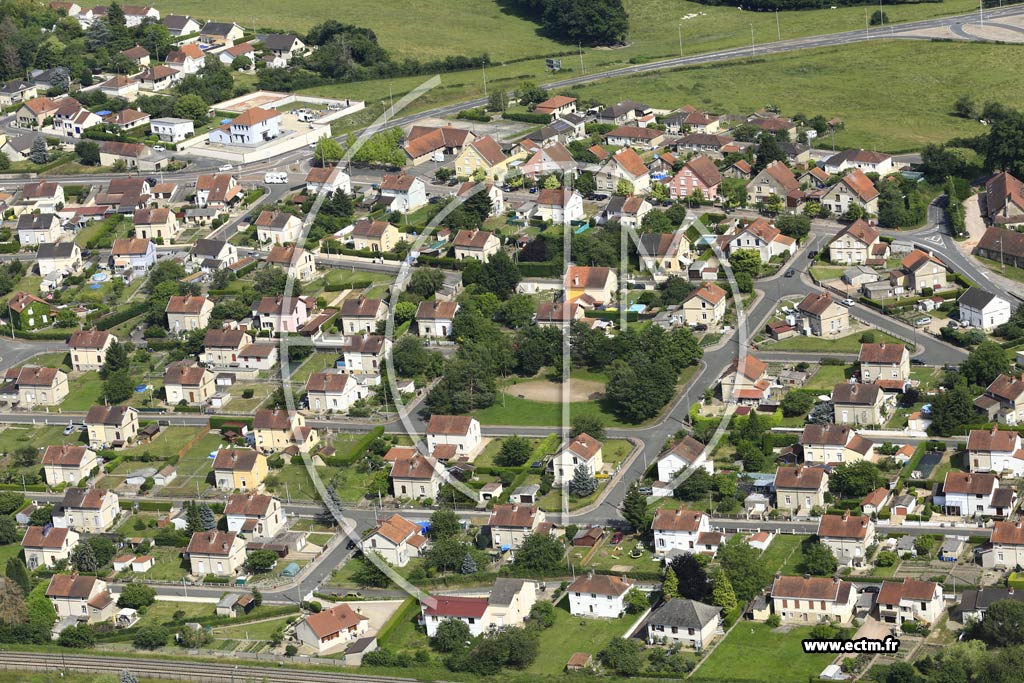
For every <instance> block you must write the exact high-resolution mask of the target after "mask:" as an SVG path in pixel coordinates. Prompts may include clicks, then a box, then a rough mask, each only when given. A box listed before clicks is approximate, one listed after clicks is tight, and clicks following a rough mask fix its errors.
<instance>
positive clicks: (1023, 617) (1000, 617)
mask: <svg viewBox="0 0 1024 683" xmlns="http://www.w3.org/2000/svg"><path fill="white" fill-rule="evenodd" d="M1022 627H1024V603H1021V602H1018V601H1017V600H997V601H995V602H993V603H992V604H991V605H989V608H988V610H987V611H986V612H985V618H984V619H982V620H981V621H980V622H979V623H978V624H977V625H976V626H975V627H974V631H973V634H974V636H975V637H977V638H979V639H980V640H983V641H985V643H987V644H988V645H989V646H991V647H1010V646H1012V645H1020V644H1022V643H1024V628H1022Z"/></svg>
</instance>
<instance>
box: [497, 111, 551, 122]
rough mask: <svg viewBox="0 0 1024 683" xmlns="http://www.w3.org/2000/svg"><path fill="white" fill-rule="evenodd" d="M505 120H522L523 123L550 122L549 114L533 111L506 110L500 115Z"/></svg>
mask: <svg viewBox="0 0 1024 683" xmlns="http://www.w3.org/2000/svg"><path fill="white" fill-rule="evenodd" d="M501 118H503V119H505V120H507V121H522V122H523V123H540V124H548V123H551V116H549V115H548V114H534V113H533V112H511V111H507V112H504V113H503V114H502V115H501Z"/></svg>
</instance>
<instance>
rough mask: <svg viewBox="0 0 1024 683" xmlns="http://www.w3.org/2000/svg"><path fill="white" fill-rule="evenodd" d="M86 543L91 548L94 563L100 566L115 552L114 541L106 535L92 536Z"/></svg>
mask: <svg viewBox="0 0 1024 683" xmlns="http://www.w3.org/2000/svg"><path fill="white" fill-rule="evenodd" d="M86 543H88V544H89V547H90V548H92V554H93V555H94V556H95V557H96V564H97V565H99V566H100V567H102V566H104V565H106V564H107V563H109V562H110V561H111V560H113V559H114V555H115V554H116V553H117V548H116V547H115V546H114V542H113V541H111V540H110V539H109V538H107V537H106V536H92V537H91V538H89V540H87V541H86Z"/></svg>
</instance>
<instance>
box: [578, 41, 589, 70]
mask: <svg viewBox="0 0 1024 683" xmlns="http://www.w3.org/2000/svg"><path fill="white" fill-rule="evenodd" d="M576 45H577V47H579V49H580V71H582V72H583V75H584V76H586V75H587V67H586V65H584V64H583V43H576Z"/></svg>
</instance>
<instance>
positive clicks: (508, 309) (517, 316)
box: [498, 294, 537, 329]
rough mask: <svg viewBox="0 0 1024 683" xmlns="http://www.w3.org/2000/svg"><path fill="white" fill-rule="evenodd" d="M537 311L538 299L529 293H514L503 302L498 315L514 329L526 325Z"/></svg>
mask: <svg viewBox="0 0 1024 683" xmlns="http://www.w3.org/2000/svg"><path fill="white" fill-rule="evenodd" d="M536 312H537V302H536V300H535V299H534V298H533V297H532V296H530V295H528V294H513V295H511V296H510V297H509V298H508V299H506V300H505V301H504V302H503V303H502V304H501V309H500V310H499V312H498V317H499V318H500V319H501V321H502V322H503V323H504V324H505V326H507V327H510V328H512V329H520V328H523V327H526V326H527V325H529V324H530V323H532V322H533V317H534V314H535V313H536Z"/></svg>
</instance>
